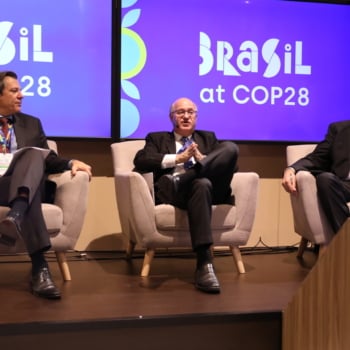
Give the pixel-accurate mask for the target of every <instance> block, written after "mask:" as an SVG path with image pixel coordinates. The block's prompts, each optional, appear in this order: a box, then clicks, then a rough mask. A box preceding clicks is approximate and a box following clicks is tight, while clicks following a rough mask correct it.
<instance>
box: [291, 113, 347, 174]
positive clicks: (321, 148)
mask: <svg viewBox="0 0 350 350" xmlns="http://www.w3.org/2000/svg"><path fill="white" fill-rule="evenodd" d="M292 167H293V168H294V169H295V170H296V171H297V172H298V171H299V170H309V171H311V173H313V174H314V175H317V174H319V173H321V172H332V173H334V174H336V175H337V176H338V177H339V178H341V179H346V178H347V176H348V175H349V170H350V120H346V121H341V122H335V123H332V124H330V125H329V127H328V131H327V134H326V137H325V139H324V140H323V141H321V142H320V143H319V144H318V145H317V146H316V148H315V150H314V151H313V152H312V153H310V154H308V155H307V156H306V157H304V158H302V159H300V160H298V161H297V162H295V163H294V164H292Z"/></svg>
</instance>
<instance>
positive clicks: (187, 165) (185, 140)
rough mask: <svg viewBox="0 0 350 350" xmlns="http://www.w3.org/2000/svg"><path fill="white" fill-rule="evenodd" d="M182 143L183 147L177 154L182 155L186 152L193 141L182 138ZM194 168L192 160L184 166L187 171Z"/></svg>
mask: <svg viewBox="0 0 350 350" xmlns="http://www.w3.org/2000/svg"><path fill="white" fill-rule="evenodd" d="M181 142H182V147H181V148H180V149H179V150H178V152H177V153H182V152H184V151H185V150H186V149H187V148H188V147H189V146H190V145H191V143H192V140H191V139H189V138H188V137H182V138H181ZM192 166H193V162H192V160H191V159H189V160H188V161H187V162H185V164H184V168H185V169H186V170H187V169H189V168H191V167H192Z"/></svg>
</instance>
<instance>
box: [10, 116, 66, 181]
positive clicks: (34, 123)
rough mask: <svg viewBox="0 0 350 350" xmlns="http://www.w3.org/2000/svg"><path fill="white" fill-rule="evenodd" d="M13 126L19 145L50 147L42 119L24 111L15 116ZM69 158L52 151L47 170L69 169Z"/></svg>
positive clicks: (49, 171) (54, 171) (20, 146)
mask: <svg viewBox="0 0 350 350" xmlns="http://www.w3.org/2000/svg"><path fill="white" fill-rule="evenodd" d="M13 128H14V131H15V135H16V141H17V147H18V148H23V147H39V148H46V149H48V148H49V146H48V144H47V139H46V136H45V133H44V130H43V127H42V124H41V121H40V119H38V118H35V117H33V116H30V115H28V114H24V113H17V114H15V115H14V116H13ZM68 162H69V160H67V159H62V158H60V157H58V156H57V154H56V153H55V152H53V151H52V152H50V154H49V155H48V156H47V158H46V172H47V173H49V174H50V173H60V172H63V171H64V170H67V169H68Z"/></svg>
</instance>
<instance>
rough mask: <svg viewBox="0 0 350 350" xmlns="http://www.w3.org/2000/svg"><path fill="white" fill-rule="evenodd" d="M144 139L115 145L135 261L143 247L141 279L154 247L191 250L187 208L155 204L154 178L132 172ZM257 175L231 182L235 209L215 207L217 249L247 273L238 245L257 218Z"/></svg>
mask: <svg viewBox="0 0 350 350" xmlns="http://www.w3.org/2000/svg"><path fill="white" fill-rule="evenodd" d="M144 144H145V141H144V140H133V141H124V142H117V143H113V144H112V145H111V151H112V158H113V169H114V179H115V191H116V199H117V205H118V211H119V218H120V223H121V227H122V232H123V234H124V235H125V237H126V239H127V242H128V247H127V257H128V258H131V256H132V253H133V251H134V248H135V245H136V244H140V246H141V247H143V248H145V256H144V262H143V267H142V271H141V276H148V274H149V271H150V265H151V262H152V259H153V257H154V253H155V250H156V248H170V247H178V248H181V247H191V241H190V235H189V232H188V230H189V229H188V220H187V213H186V211H185V210H181V209H179V208H176V207H174V206H172V205H169V204H161V205H155V204H154V199H153V197H152V194H153V174H145V175H141V174H139V173H137V172H133V171H132V169H133V167H134V164H133V159H134V157H135V154H136V152H137V151H138V150H140V149H141V148H143V146H144ZM258 183H259V176H258V174H256V173H253V172H247V173H243V172H238V173H236V174H234V176H233V179H232V183H231V186H232V191H233V195H234V198H235V205H227V204H220V205H214V206H213V215H212V232H213V239H214V246H229V247H230V249H231V251H232V254H233V257H234V260H235V262H236V266H237V269H238V271H239V272H240V273H244V272H245V268H244V264H243V261H242V256H241V253H240V250H239V246H241V245H245V244H246V243H247V241H248V239H249V236H250V233H251V230H252V227H253V222H254V218H255V211H256V204H257V196H258Z"/></svg>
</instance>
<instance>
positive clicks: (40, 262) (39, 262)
mask: <svg viewBox="0 0 350 350" xmlns="http://www.w3.org/2000/svg"><path fill="white" fill-rule="evenodd" d="M30 259H31V260H32V274H33V275H35V274H36V273H37V272H38V271H39V270H40V269H42V268H43V267H48V264H47V262H46V259H45V255H44V253H43V252H41V251H40V252H36V253H33V254H30Z"/></svg>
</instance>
